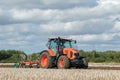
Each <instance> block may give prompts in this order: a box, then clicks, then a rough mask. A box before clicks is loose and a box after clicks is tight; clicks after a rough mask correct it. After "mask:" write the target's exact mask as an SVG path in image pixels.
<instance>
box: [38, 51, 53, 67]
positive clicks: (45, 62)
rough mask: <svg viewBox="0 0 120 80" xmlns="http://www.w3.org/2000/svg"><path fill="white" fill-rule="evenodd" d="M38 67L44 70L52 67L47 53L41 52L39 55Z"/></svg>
mask: <svg viewBox="0 0 120 80" xmlns="http://www.w3.org/2000/svg"><path fill="white" fill-rule="evenodd" d="M39 65H40V68H45V69H47V68H51V67H52V59H51V56H50V55H49V53H48V52H47V51H44V52H42V54H41V55H40V61H39Z"/></svg>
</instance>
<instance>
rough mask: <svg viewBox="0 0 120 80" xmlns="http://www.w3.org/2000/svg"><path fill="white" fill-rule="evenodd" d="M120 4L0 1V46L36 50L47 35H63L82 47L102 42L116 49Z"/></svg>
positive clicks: (83, 0) (111, 1)
mask: <svg viewBox="0 0 120 80" xmlns="http://www.w3.org/2000/svg"><path fill="white" fill-rule="evenodd" d="M119 5H120V2H119V0H69V1H67V0H64V1H60V0H34V1H33V0H29V1H28V0H20V1H16V0H7V1H6V0H1V1H0V45H2V46H1V47H0V49H9V48H10V49H11V48H12V49H21V50H22V49H23V50H25V51H28V52H31V51H32V52H34V51H36V50H38V51H39V48H40V49H41V48H43V44H45V42H47V39H48V37H52V36H63V37H70V38H74V39H76V40H78V42H81V43H82V45H83V46H84V47H82V48H83V49H86V48H87V49H89V47H90V46H92V45H93V44H98V45H100V44H104V45H111V46H110V47H109V46H106V47H107V48H105V47H104V49H111V48H114V50H115V49H116V50H118V48H117V47H115V44H117V45H118V44H120V42H119V39H120V27H119V25H120V22H119V21H120V6H119ZM6 45H7V46H6ZM104 45H101V46H104ZM18 46H19V47H18ZM101 50H102V47H101Z"/></svg>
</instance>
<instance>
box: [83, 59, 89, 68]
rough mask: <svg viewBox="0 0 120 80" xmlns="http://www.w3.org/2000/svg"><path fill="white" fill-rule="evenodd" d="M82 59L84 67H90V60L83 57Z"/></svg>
mask: <svg viewBox="0 0 120 80" xmlns="http://www.w3.org/2000/svg"><path fill="white" fill-rule="evenodd" d="M82 61H83V66H82V68H84V69H87V68H88V60H87V59H86V58H83V59H82Z"/></svg>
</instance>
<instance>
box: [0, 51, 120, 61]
mask: <svg viewBox="0 0 120 80" xmlns="http://www.w3.org/2000/svg"><path fill="white" fill-rule="evenodd" d="M39 53H40V52H38V53H32V54H30V55H28V56H31V60H35V59H39V57H38V56H39ZM20 54H24V55H26V53H25V52H24V51H19V50H0V63H15V62H20ZM80 56H84V57H86V58H87V59H88V61H89V62H95V63H111V62H114V63H120V51H104V52H99V51H95V50H93V51H84V50H80Z"/></svg>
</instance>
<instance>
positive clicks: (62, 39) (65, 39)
mask: <svg viewBox="0 0 120 80" xmlns="http://www.w3.org/2000/svg"><path fill="white" fill-rule="evenodd" d="M49 40H61V41H73V40H72V39H67V38H60V37H57V38H49Z"/></svg>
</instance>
